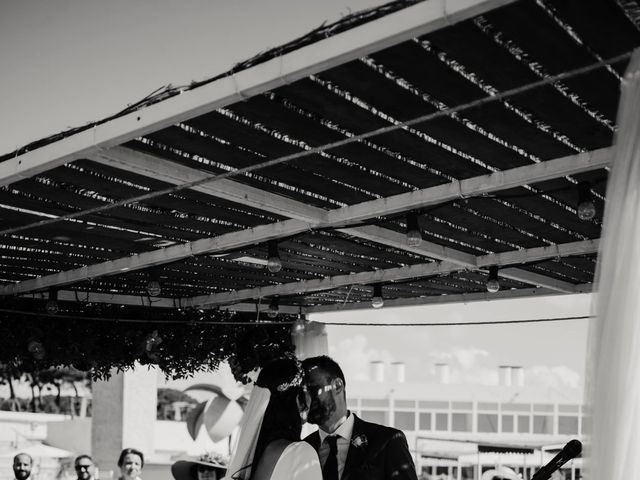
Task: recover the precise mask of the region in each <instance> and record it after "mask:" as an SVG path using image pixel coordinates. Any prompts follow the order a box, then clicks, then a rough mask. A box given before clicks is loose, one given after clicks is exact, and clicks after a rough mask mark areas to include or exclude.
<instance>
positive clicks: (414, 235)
mask: <svg viewBox="0 0 640 480" xmlns="http://www.w3.org/2000/svg"><path fill="white" fill-rule="evenodd" d="M421 243H422V234H421V233H420V232H419V231H418V230H409V231H408V232H407V245H409V246H410V247H419V246H420V244H421Z"/></svg>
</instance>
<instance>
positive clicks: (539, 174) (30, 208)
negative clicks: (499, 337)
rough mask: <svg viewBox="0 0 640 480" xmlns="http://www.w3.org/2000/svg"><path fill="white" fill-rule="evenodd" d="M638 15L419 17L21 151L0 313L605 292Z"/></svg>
mask: <svg viewBox="0 0 640 480" xmlns="http://www.w3.org/2000/svg"><path fill="white" fill-rule="evenodd" d="M632 3H633V2H614V1H605V0H603V1H593V2H582V1H577V0H571V1H570V0H541V1H539V2H534V1H528V0H520V1H509V0H429V1H423V2H396V3H395V4H392V5H393V8H388V9H386V10H385V9H381V10H379V11H377V12H375V14H374V15H371V16H370V18H369V17H368V16H366V17H362V18H361V21H359V22H355V23H353V24H348V23H347V24H343V25H338V26H337V27H336V28H333V29H330V31H328V32H327V31H323V32H322V35H321V37H322V38H320V39H318V35H316V36H310V37H309V38H308V39H301V40H299V41H298V42H297V43H293V44H292V45H289V46H285V47H283V49H281V50H279V51H276V52H268V54H266V55H264V56H261V57H257V58H255V59H252V61H251V62H247V63H244V64H242V65H240V66H239V68H237V69H234V70H233V71H232V72H229V73H228V74H226V75H222V76H220V77H218V78H216V79H212V80H211V81H209V82H202V84H199V85H192V86H189V87H185V88H183V89H176V90H173V91H165V92H162V93H161V94H160V95H159V96H157V97H156V98H152V99H146V100H145V101H144V102H141V104H140V105H138V106H135V108H129V109H127V110H126V111H124V112H122V114H120V115H117V116H114V117H113V118H110V119H107V120H105V121H101V122H96V123H95V124H93V125H91V126H89V127H88V128H80V129H77V130H74V131H71V132H66V133H65V134H62V135H56V136H54V137H52V138H50V139H45V140H43V141H42V142H37V143H36V144H34V145H31V146H28V147H27V148H25V149H20V150H18V151H16V152H11V153H8V154H7V155H4V156H3V157H0V160H1V161H0V185H2V187H3V188H2V189H1V190H0V218H1V219H2V220H1V225H2V226H1V227H0V234H1V235H2V239H1V240H0V283H1V286H0V295H2V296H4V297H5V298H13V297H16V296H19V297H26V298H33V299H34V302H35V300H37V299H40V298H43V297H44V298H46V297H47V295H49V293H47V292H49V291H51V290H52V289H53V290H56V291H57V298H58V300H59V301H60V302H61V308H62V309H63V310H64V308H65V307H64V305H65V304H72V303H74V302H78V301H86V302H93V303H95V302H104V303H114V304H121V305H138V306H140V305H143V306H145V307H149V308H168V309H171V308H176V306H194V307H199V308H205V309H206V308H214V307H224V308H230V309H236V310H239V311H242V310H255V308H256V305H257V304H259V305H260V308H267V306H268V305H269V303H270V302H271V301H272V299H274V298H277V299H278V302H279V307H280V311H282V312H289V313H298V312H300V313H311V312H321V311H330V310H341V309H350V308H368V307H369V306H370V303H371V296H372V293H373V290H374V288H375V287H376V286H379V287H380V288H381V292H382V296H383V297H384V299H385V305H414V304H427V303H440V302H459V301H473V300H489V299H497V298H514V297H525V296H534V295H552V294H571V293H579V292H588V291H590V290H591V288H592V282H593V278H594V271H595V265H596V260H597V252H598V245H599V238H600V234H601V226H602V224H601V220H602V211H603V204H604V201H605V188H606V180H607V175H608V170H609V168H610V166H611V162H612V146H611V145H612V142H613V135H614V132H615V131H616V111H617V106H618V101H619V85H620V81H621V76H622V74H623V72H624V70H625V68H626V65H627V62H628V59H629V56H630V54H631V52H632V51H633V50H634V49H635V48H637V47H638V46H639V45H640V18H638V15H637V10H634V9H633V5H631V4H632ZM636 6H637V4H636ZM365 20H366V21H365ZM581 202H582V203H583V204H582V205H581V208H580V209H579V208H578V205H579V203H581ZM591 206H593V207H594V208H595V216H593V217H592V216H591V214H592V213H593V212H591V211H590V209H591ZM585 209H586V210H585ZM578 210H581V211H580V212H578ZM583 210H584V211H583ZM578 213H580V216H579V215H578ZM580 217H582V218H580ZM416 229H417V230H418V232H419V236H420V237H421V238H422V239H421V240H420V238H419V237H416V234H415V230H416ZM408 230H410V231H412V232H411V233H412V235H413V240H410V241H408V236H407V231H408ZM276 251H277V255H276ZM276 256H279V258H280V261H281V264H282V268H281V269H280V270H278V271H271V270H270V269H269V268H267V266H266V264H267V263H268V259H269V258H270V257H272V259H273V258H274V257H276ZM276 263H277V262H276ZM492 267H497V269H498V270H497V273H498V278H499V283H500V290H499V291H498V292H494V293H490V292H488V291H487V286H486V282H487V278H488V276H489V272H490V271H491V270H494V269H493V268H492ZM272 270H277V269H273V268H272ZM156 281H157V282H159V284H160V289H161V290H160V293H159V294H158V295H157V296H156V295H153V296H152V295H151V293H153V294H156V293H157V292H151V291H150V290H149V289H148V287H149V283H150V282H156ZM153 285H155V286H156V287H157V285H156V284H153ZM34 304H35V303H34Z"/></svg>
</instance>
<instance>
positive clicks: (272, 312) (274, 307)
mask: <svg viewBox="0 0 640 480" xmlns="http://www.w3.org/2000/svg"><path fill="white" fill-rule="evenodd" d="M278 304H279V301H278V297H273V298H272V299H271V302H270V303H269V311H268V313H267V316H268V317H269V318H276V317H277V316H278V312H280V307H279V305H278Z"/></svg>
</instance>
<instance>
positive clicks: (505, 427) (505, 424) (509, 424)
mask: <svg viewBox="0 0 640 480" xmlns="http://www.w3.org/2000/svg"><path fill="white" fill-rule="evenodd" d="M502 432H503V433H513V415H502Z"/></svg>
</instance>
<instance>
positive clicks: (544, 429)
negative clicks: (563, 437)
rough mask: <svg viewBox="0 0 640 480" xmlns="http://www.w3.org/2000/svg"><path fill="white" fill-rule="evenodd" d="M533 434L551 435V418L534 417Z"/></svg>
mask: <svg viewBox="0 0 640 480" xmlns="http://www.w3.org/2000/svg"><path fill="white" fill-rule="evenodd" d="M533 433H548V434H551V433H553V417H552V416H551V415H534V416H533Z"/></svg>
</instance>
